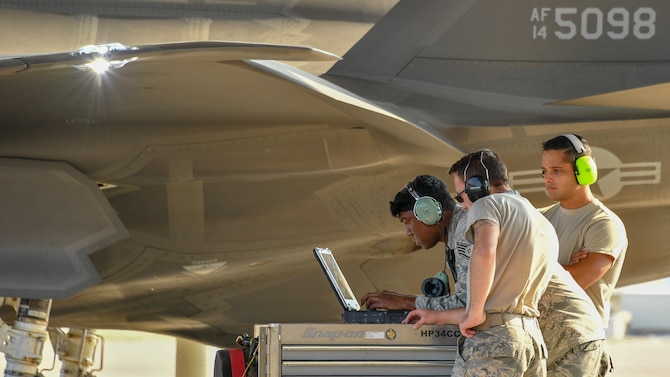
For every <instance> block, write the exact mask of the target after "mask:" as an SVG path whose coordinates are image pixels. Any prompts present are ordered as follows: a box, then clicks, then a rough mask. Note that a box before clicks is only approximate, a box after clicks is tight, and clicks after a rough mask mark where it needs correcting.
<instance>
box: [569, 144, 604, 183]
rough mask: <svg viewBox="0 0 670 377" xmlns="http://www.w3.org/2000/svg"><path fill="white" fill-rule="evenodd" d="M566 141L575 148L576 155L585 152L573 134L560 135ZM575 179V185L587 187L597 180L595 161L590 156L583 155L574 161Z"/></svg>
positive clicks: (582, 145)
mask: <svg viewBox="0 0 670 377" xmlns="http://www.w3.org/2000/svg"><path fill="white" fill-rule="evenodd" d="M561 136H563V137H565V138H566V139H568V140H570V143H571V144H572V147H573V148H575V152H577V154H581V153H584V152H586V148H585V147H584V144H582V141H581V140H579V138H578V137H577V136H575V135H573V134H563V135H561ZM574 165H575V166H574V167H575V177H576V178H577V183H579V184H580V185H582V186H588V185H592V184H594V183H596V181H597V180H598V168H597V167H596V161H595V160H594V159H593V157H592V156H588V155H584V156H579V157H577V158H576V159H575V163H574Z"/></svg>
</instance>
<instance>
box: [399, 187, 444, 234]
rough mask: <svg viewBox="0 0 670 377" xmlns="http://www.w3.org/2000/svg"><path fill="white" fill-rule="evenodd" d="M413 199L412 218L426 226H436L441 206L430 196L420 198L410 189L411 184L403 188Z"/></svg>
mask: <svg viewBox="0 0 670 377" xmlns="http://www.w3.org/2000/svg"><path fill="white" fill-rule="evenodd" d="M405 188H406V189H407V191H408V192H409V193H410V195H412V197H413V198H414V200H415V202H414V217H416V219H417V220H419V221H421V222H422V223H424V224H426V225H437V224H438V223H439V222H440V220H441V219H442V206H441V205H440V202H438V201H437V200H435V198H433V197H432V196H420V195H419V194H418V193H417V192H416V191H414V188H413V187H412V182H409V183H407V185H406V186H405Z"/></svg>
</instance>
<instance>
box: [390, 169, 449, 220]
mask: <svg viewBox="0 0 670 377" xmlns="http://www.w3.org/2000/svg"><path fill="white" fill-rule="evenodd" d="M407 185H410V186H411V187H412V189H413V190H414V191H415V192H416V193H417V195H419V196H430V197H432V198H433V199H435V200H437V202H438V203H440V205H441V206H442V211H453V209H454V207H455V206H456V202H455V201H454V199H453V198H452V197H451V195H449V190H447V186H446V185H445V184H444V182H443V181H442V180H441V179H439V178H437V177H435V176H432V175H419V176H417V177H416V178H414V179H413V180H412V181H410V182H409V183H408V184H407ZM415 202H416V199H414V197H413V196H412V194H410V193H409V191H408V190H407V186H405V187H403V189H402V190H400V191H398V193H397V194H396V195H395V199H393V201H392V202H389V207H390V210H391V215H393V217H398V215H400V212H405V211H409V210H412V209H414V203H415Z"/></svg>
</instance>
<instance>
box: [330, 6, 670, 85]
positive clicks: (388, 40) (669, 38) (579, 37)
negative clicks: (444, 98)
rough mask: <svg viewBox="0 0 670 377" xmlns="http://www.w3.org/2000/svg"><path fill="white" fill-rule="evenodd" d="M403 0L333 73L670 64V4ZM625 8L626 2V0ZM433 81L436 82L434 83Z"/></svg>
mask: <svg viewBox="0 0 670 377" xmlns="http://www.w3.org/2000/svg"><path fill="white" fill-rule="evenodd" d="M564 3H565V4H561V5H560V6H557V5H556V4H554V2H551V1H544V2H538V1H528V0H510V1H499V0H450V1H444V0H423V1H411V0H401V1H400V2H399V3H398V4H396V6H395V7H394V8H393V9H391V11H389V13H387V14H386V16H384V17H383V18H382V19H381V20H380V21H379V22H378V23H377V24H376V25H375V26H374V27H373V28H372V29H371V30H370V31H369V32H368V33H367V34H366V35H365V36H364V37H363V38H362V39H361V40H360V41H359V42H358V43H357V44H356V45H355V46H354V47H352V48H351V49H350V50H349V52H348V53H347V54H346V55H344V57H343V60H342V61H339V62H338V63H337V64H335V65H334V66H333V68H331V70H330V71H329V72H328V75H332V76H343V77H349V78H357V79H364V80H369V81H375V82H380V83H384V82H389V81H392V80H393V78H395V77H398V76H402V75H403V72H407V71H411V70H413V69H415V66H417V65H426V64H430V65H432V66H433V69H432V71H433V72H437V71H440V70H443V69H444V67H442V68H439V67H437V66H438V65H444V64H448V65H453V64H461V65H462V64H469V65H474V64H492V63H494V62H500V63H503V64H504V65H508V68H512V69H516V68H515V67H510V66H509V65H510V64H517V63H538V62H539V63H547V62H552V63H558V64H563V63H567V64H571V63H581V62H589V63H595V62H606V63H624V64H625V63H627V62H641V61H644V62H667V61H668V60H670V51H669V50H667V49H666V48H664V46H667V45H668V44H670V33H662V32H661V31H662V30H661V26H662V25H661V24H660V23H659V22H658V21H657V20H661V19H663V18H664V17H666V16H670V6H668V5H667V4H666V3H663V2H652V3H650V4H646V5H645V4H640V5H631V4H628V5H627V6H626V7H624V6H623V5H622V4H620V3H621V2H619V1H616V2H613V1H610V0H592V1H589V2H588V4H583V2H580V1H567V2H564ZM624 5H625V4H624ZM427 81H431V80H427Z"/></svg>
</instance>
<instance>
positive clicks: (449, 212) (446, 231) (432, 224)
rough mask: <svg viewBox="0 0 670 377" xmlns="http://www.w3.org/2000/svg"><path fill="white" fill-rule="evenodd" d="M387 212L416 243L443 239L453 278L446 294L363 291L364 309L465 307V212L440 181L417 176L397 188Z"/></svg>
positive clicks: (429, 244) (467, 250)
mask: <svg viewBox="0 0 670 377" xmlns="http://www.w3.org/2000/svg"><path fill="white" fill-rule="evenodd" d="M389 206H390V210H391V215H392V216H393V217H397V218H398V219H399V220H400V222H401V223H402V224H403V226H404V228H405V234H406V235H407V236H408V237H411V238H412V240H414V242H415V243H416V245H417V246H419V247H421V248H423V249H430V248H432V247H433V246H435V245H437V244H438V243H440V242H444V243H445V246H446V249H445V254H446V259H447V263H446V264H447V265H449V266H448V268H449V269H450V270H452V275H453V276H454V280H455V281H456V283H455V287H454V289H452V290H451V291H450V292H447V294H446V295H440V296H436V297H429V296H427V295H419V296H417V295H411V294H402V293H396V292H390V291H381V292H374V293H367V294H366V295H365V296H363V298H362V299H361V304H362V305H365V306H366V307H367V308H368V309H390V310H412V309H416V308H426V309H433V310H448V309H455V308H463V307H465V302H466V296H467V291H466V281H465V279H466V277H467V275H468V266H469V264H470V253H471V252H472V245H471V244H470V243H468V242H467V241H466V240H465V237H464V233H465V221H461V220H462V218H463V217H464V216H465V212H464V211H463V208H461V206H459V205H457V204H456V202H455V201H454V199H452V197H451V196H450V195H449V191H448V190H447V188H446V185H445V184H444V182H443V181H442V180H440V179H439V178H437V177H434V176H431V175H420V176H417V177H416V178H415V179H413V180H412V181H410V182H409V183H408V184H407V185H406V186H405V187H404V188H403V189H402V190H400V191H399V192H398V193H397V194H396V196H395V198H394V200H393V201H392V202H390V203H389Z"/></svg>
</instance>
